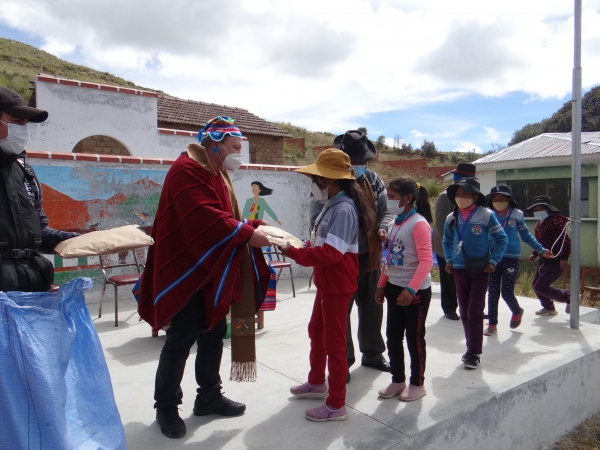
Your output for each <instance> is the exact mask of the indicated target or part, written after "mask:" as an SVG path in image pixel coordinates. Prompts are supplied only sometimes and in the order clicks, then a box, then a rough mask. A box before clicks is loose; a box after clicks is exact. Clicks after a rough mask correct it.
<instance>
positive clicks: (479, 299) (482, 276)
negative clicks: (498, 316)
mask: <svg viewBox="0 0 600 450" xmlns="http://www.w3.org/2000/svg"><path fill="white" fill-rule="evenodd" d="M452 274H453V275H454V281H456V294H457V296H458V308H459V311H460V320H462V324H463V329H464V330H465V338H466V340H467V351H468V352H469V353H472V354H474V355H481V353H483V310H484V308H485V293H486V291H487V288H488V284H489V280H490V276H489V274H487V273H485V272H481V273H471V272H469V271H467V270H466V269H453V270H452Z"/></svg>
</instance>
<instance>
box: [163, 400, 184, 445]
mask: <svg viewBox="0 0 600 450" xmlns="http://www.w3.org/2000/svg"><path fill="white" fill-rule="evenodd" d="M156 422H157V423H158V425H160V431H162V434H164V435H165V436H166V437H168V438H180V437H182V436H185V423H184V422H183V420H182V419H181V417H179V410H178V408H177V406H168V407H166V408H156Z"/></svg>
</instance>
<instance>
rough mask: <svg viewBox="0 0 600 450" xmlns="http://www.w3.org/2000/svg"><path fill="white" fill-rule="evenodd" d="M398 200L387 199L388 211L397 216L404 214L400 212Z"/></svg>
mask: <svg viewBox="0 0 600 450" xmlns="http://www.w3.org/2000/svg"><path fill="white" fill-rule="evenodd" d="M398 203H399V202H398V200H388V201H387V208H388V212H389V213H390V214H392V215H394V216H397V215H398V214H402V213H401V212H400V207H399V206H398Z"/></svg>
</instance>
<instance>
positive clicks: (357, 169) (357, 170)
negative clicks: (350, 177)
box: [352, 166, 367, 180]
mask: <svg viewBox="0 0 600 450" xmlns="http://www.w3.org/2000/svg"><path fill="white" fill-rule="evenodd" d="M352 168H353V169H354V176H355V177H356V179H357V180H358V179H359V178H360V177H362V176H363V175H364V174H365V171H366V170H367V166H352Z"/></svg>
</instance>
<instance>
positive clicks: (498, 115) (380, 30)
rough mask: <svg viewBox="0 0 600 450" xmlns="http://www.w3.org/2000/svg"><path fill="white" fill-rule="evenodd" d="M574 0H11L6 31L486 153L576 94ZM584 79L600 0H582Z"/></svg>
mask: <svg viewBox="0 0 600 450" xmlns="http://www.w3.org/2000/svg"><path fill="white" fill-rule="evenodd" d="M573 9H574V2H573V1H567V0H526V1H524V0H503V1H499V0H453V1H448V0H318V1H317V0H296V1H292V0H219V1H218V2H209V1H206V0H204V1H203V0H200V1H198V0H194V1H192V0H178V1H175V2H174V1H172V0H171V1H167V0H152V1H151V2H148V1H145V0H144V1H142V0H125V1H123V0H97V1H94V2H90V1H88V0H2V5H1V6H0V35H1V36H2V37H6V38H11V39H15V40H19V41H22V42H25V43H28V44H30V45H33V46H35V47H38V48H41V49H43V50H45V51H47V52H49V53H51V54H53V55H56V56H58V57H60V58H62V59H64V60H67V61H70V62H74V63H77V64H83V65H87V66H90V67H92V68H94V69H97V70H100V71H106V72H111V73H113V74H115V75H117V76H120V77H122V78H125V79H127V80H131V81H133V82H135V83H136V84H138V85H141V86H146V87H149V88H153V89H160V90H162V91H164V92H167V93H169V94H171V95H175V96H177V97H181V98H186V99H192V100H199V101H204V102H211V103H218V104H224V105H229V106H236V107H240V108H245V109H247V110H249V111H250V112H252V113H254V114H256V115H258V116H260V117H262V118H265V119H267V120H272V121H283V122H290V123H292V124H294V125H298V126H303V127H306V128H308V129H309V130H312V131H328V132H332V133H336V134H337V133H343V132H344V131H345V130H348V129H355V128H358V127H366V128H367V129H368V133H369V137H370V138H371V139H372V140H376V139H377V137H378V136H386V137H387V138H388V139H389V141H391V140H392V139H393V138H394V137H396V136H398V137H399V138H400V139H402V140H403V141H404V142H407V143H411V144H412V145H413V146H415V147H418V146H420V144H421V143H422V141H423V140H424V139H427V140H433V141H434V142H435V144H436V146H437V148H438V149H439V150H442V151H472V150H473V149H475V150H476V151H477V152H482V151H487V150H489V149H491V148H492V145H493V144H500V145H505V144H507V143H508V141H509V140H510V138H511V136H512V134H513V132H514V131H515V130H517V129H519V128H521V127H522V126H524V125H526V124H527V123H533V122H538V121H539V120H541V119H543V118H545V117H549V116H550V115H552V113H553V112H555V111H556V110H557V109H558V108H559V107H560V106H562V104H563V103H565V102H567V101H569V99H570V98H571V89H572V68H573V35H574V31H573V28H574V26H573ZM582 23H583V33H582V67H583V87H584V92H585V91H587V90H589V89H590V88H592V87H594V86H596V85H598V84H600V0H583V21H582Z"/></svg>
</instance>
